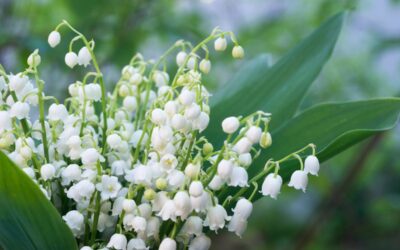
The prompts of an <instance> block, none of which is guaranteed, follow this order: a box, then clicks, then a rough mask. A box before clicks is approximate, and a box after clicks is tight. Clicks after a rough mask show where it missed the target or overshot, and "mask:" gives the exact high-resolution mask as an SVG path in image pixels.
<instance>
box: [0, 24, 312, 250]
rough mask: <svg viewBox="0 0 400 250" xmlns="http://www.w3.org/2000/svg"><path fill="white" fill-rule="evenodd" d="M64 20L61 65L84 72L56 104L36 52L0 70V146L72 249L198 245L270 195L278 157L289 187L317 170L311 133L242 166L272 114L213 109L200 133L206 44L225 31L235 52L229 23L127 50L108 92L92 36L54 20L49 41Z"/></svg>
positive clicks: (264, 136) (239, 227)
mask: <svg viewBox="0 0 400 250" xmlns="http://www.w3.org/2000/svg"><path fill="white" fill-rule="evenodd" d="M64 29H65V30H69V31H70V32H72V33H73V34H74V35H75V36H74V38H73V39H72V40H71V41H70V42H69V47H68V48H69V49H68V52H67V53H66V54H65V64H66V65H67V66H68V67H69V68H71V69H72V68H75V67H84V68H87V69H89V70H88V71H87V72H86V73H85V75H84V76H83V78H82V79H81V80H78V81H76V82H74V83H72V84H70V85H69V87H68V92H69V97H68V98H67V99H65V101H64V102H63V103H60V102H59V101H58V100H57V99H56V98H55V97H53V96H48V95H46V94H45V93H44V91H43V89H44V84H45V82H44V81H43V80H42V79H41V77H40V71H39V66H40V63H41V56H40V54H39V51H38V50H35V51H34V52H33V53H32V54H31V55H30V56H29V57H28V59H27V63H28V68H27V69H26V70H24V71H22V72H19V73H15V74H14V73H6V72H5V70H3V69H1V70H0V75H1V76H0V90H1V92H2V98H1V99H0V100H1V104H2V106H1V107H2V108H1V111H0V148H1V150H2V151H3V152H5V153H6V154H7V156H8V157H9V158H10V159H11V160H12V161H13V162H14V163H15V164H16V165H18V166H19V167H20V168H21V169H22V170H23V171H24V172H25V174H26V175H27V176H29V177H30V178H31V179H32V180H33V182H34V183H36V185H37V186H38V187H40V189H41V190H42V192H43V194H44V195H45V196H46V197H47V199H48V200H50V201H51V202H52V204H53V205H54V207H55V208H57V210H58V211H59V213H60V214H61V216H62V219H63V221H64V222H65V224H66V225H67V226H68V227H69V229H70V230H71V231H72V233H73V235H74V237H75V239H76V242H77V245H78V246H79V247H80V248H81V249H82V250H89V249H124V250H125V249H128V250H133V249H136V250H143V249H161V250H175V249H190V250H206V249H209V248H210V245H211V240H210V238H209V237H208V236H207V235H208V234H209V233H210V232H215V233H216V232H218V230H221V229H224V228H226V229H227V230H228V231H230V232H233V233H235V234H236V235H238V236H239V237H240V236H241V235H242V234H243V232H244V231H245V229H246V226H247V220H248V218H249V216H250V215H251V213H252V209H253V202H254V200H255V198H256V196H257V195H259V194H261V195H263V196H269V197H270V198H273V199H276V198H277V196H278V195H279V193H280V190H281V187H282V184H283V179H282V177H281V175H280V171H281V169H280V166H281V165H282V164H285V163H286V162H288V161H291V162H292V163H293V162H297V163H296V164H295V165H296V169H294V171H292V172H291V177H290V181H289V183H288V186H290V187H293V188H294V189H298V190H302V191H303V192H305V191H306V187H307V183H308V178H309V176H310V175H314V176H316V175H318V171H319V167H320V166H319V160H318V158H317V157H316V146H315V145H314V144H312V143H313V141H309V142H307V144H305V146H303V147H300V148H297V149H296V150H293V152H291V153H289V154H287V155H286V156H284V157H281V158H280V159H272V158H268V159H267V160H265V161H263V163H262V164H263V167H261V168H258V169H257V171H256V173H255V174H254V172H252V174H251V175H249V170H250V169H251V168H252V167H253V166H254V164H252V163H253V162H254V161H255V160H256V159H258V158H259V157H260V155H263V154H264V150H263V149H266V148H268V147H270V146H271V145H272V136H271V134H270V131H269V125H270V122H271V121H273V119H274V118H273V117H274V114H271V113H267V112H265V111H261V110H260V111H255V112H253V113H251V114H244V115H245V116H228V117H226V118H224V119H223V120H222V123H221V124H220V126H219V129H220V130H221V131H222V132H223V133H224V134H225V138H224V140H223V143H221V145H218V144H215V143H212V142H211V141H210V138H207V136H205V135H204V133H202V132H203V131H205V130H206V128H207V127H208V125H209V122H210V113H212V109H211V108H210V105H209V98H210V97H211V94H210V93H209V91H208V90H207V88H206V87H205V86H204V82H203V78H202V76H203V74H208V73H209V72H210V70H211V61H210V56H209V55H210V51H211V49H209V47H210V44H212V43H213V47H214V50H215V51H221V52H222V51H225V50H226V49H227V48H228V43H229V42H228V40H230V41H231V42H232V43H233V49H232V52H231V53H232V56H233V58H235V59H240V58H243V57H244V49H243V48H242V47H241V46H240V45H239V43H238V40H237V39H236V37H235V36H234V34H233V33H232V32H225V31H222V30H220V29H218V28H216V29H214V30H213V31H212V33H211V34H210V35H209V36H208V37H206V38H205V39H204V40H203V41H201V42H200V43H198V44H197V45H192V44H191V43H189V42H187V41H183V40H180V41H177V42H176V43H175V44H174V45H173V46H172V47H171V48H169V49H168V50H167V51H166V52H165V53H164V54H163V55H162V56H161V57H160V58H159V59H158V60H146V59H144V58H143V56H142V55H141V54H136V55H135V56H134V57H133V58H132V59H131V61H130V62H129V64H128V65H126V66H125V67H123V69H122V71H121V75H120V78H119V80H118V81H117V82H116V84H115V87H114V89H113V91H112V92H110V93H108V92H107V91H106V88H105V83H104V79H103V73H102V72H101V70H100V67H99V65H98V62H97V59H96V56H95V53H94V49H95V42H94V41H93V40H88V39H87V38H86V37H85V36H84V35H83V34H81V33H80V32H79V31H78V30H76V29H75V28H74V27H72V26H71V25H70V24H69V23H68V22H66V21H63V22H62V23H61V24H59V25H58V26H57V27H56V28H55V30H54V31H52V32H51V33H50V35H49V36H48V43H49V45H50V46H51V47H56V46H58V45H59V43H60V41H61V37H62V35H61V34H60V32H61V30H64ZM171 57H173V58H175V60H176V64H177V67H178V69H177V71H176V73H175V74H169V73H168V72H169V70H168V68H167V60H168V58H171ZM211 98H212V97H211ZM47 106H48V110H47V112H45V110H46V108H45V107H47ZM32 108H37V110H38V117H37V119H35V120H33V119H30V115H31V113H32V112H30V111H31V109H32ZM227 112H228V111H227ZM46 113H47V114H46ZM249 176H250V177H251V178H249ZM259 184H260V185H259ZM0 238H1V237H0Z"/></svg>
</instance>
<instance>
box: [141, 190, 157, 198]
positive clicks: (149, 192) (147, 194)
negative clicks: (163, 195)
mask: <svg viewBox="0 0 400 250" xmlns="http://www.w3.org/2000/svg"><path fill="white" fill-rule="evenodd" d="M155 196H156V192H154V190H153V189H150V188H149V189H146V191H144V195H143V197H144V198H145V199H146V200H148V201H151V200H153V199H154V197H155Z"/></svg>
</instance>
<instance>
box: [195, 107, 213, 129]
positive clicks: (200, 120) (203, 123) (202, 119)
mask: <svg viewBox="0 0 400 250" xmlns="http://www.w3.org/2000/svg"><path fill="white" fill-rule="evenodd" d="M209 123H210V116H209V115H208V114H207V113H205V112H201V113H200V115H199V117H197V119H195V120H194V121H193V128H194V129H198V130H199V131H200V132H203V131H204V130H205V129H206V128H207V127H208V124H209Z"/></svg>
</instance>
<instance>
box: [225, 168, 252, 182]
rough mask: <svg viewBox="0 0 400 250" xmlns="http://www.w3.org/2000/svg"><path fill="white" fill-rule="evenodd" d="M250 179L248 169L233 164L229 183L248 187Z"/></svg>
mask: <svg viewBox="0 0 400 250" xmlns="http://www.w3.org/2000/svg"><path fill="white" fill-rule="evenodd" d="M248 180H249V176H248V174H247V171H246V169H244V168H242V167H239V166H233V168H232V172H231V176H230V177H229V181H228V185H229V186H232V187H247V186H248Z"/></svg>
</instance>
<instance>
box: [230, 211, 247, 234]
mask: <svg viewBox="0 0 400 250" xmlns="http://www.w3.org/2000/svg"><path fill="white" fill-rule="evenodd" d="M246 228H247V219H244V218H242V217H241V216H240V215H237V214H234V215H233V216H232V219H231V221H230V222H229V224H228V231H229V232H234V233H235V234H236V235H237V236H239V237H242V235H243V233H244V231H246Z"/></svg>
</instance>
